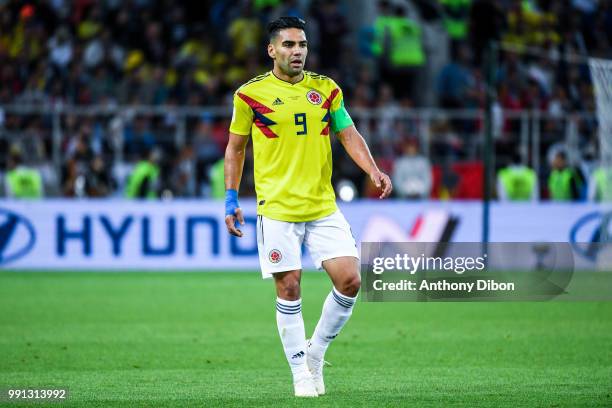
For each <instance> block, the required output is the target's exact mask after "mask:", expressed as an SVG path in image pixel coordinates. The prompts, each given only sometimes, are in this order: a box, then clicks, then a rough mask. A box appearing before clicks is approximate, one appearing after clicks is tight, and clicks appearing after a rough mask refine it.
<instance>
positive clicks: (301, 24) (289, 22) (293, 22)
mask: <svg viewBox="0 0 612 408" xmlns="http://www.w3.org/2000/svg"><path fill="white" fill-rule="evenodd" d="M286 28H298V29H300V30H304V29H305V28H306V22H305V21H304V20H302V19H301V18H299V17H279V18H277V19H276V20H274V21H270V22H269V23H268V38H269V39H270V41H272V38H274V37H276V35H277V34H278V32H279V31H280V30H284V29H286Z"/></svg>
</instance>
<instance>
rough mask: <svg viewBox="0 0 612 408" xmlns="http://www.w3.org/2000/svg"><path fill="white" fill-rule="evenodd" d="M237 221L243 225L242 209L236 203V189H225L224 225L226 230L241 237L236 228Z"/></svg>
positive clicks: (240, 232)
mask: <svg viewBox="0 0 612 408" xmlns="http://www.w3.org/2000/svg"><path fill="white" fill-rule="evenodd" d="M236 221H238V222H236ZM238 223H240V225H244V217H243V215H242V209H241V208H240V204H238V191H236V190H232V189H228V190H226V191H225V226H226V227H227V232H229V233H230V234H232V235H234V236H236V237H241V236H242V231H240V230H239V229H238Z"/></svg>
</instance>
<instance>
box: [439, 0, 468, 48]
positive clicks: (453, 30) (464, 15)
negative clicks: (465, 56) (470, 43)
mask: <svg viewBox="0 0 612 408" xmlns="http://www.w3.org/2000/svg"><path fill="white" fill-rule="evenodd" d="M439 2H440V4H441V5H442V10H443V12H444V26H445V28H446V32H447V33H448V36H449V37H450V38H451V39H452V40H453V41H460V40H464V39H465V38H466V36H467V32H468V18H469V14H470V6H471V5H472V0H439Z"/></svg>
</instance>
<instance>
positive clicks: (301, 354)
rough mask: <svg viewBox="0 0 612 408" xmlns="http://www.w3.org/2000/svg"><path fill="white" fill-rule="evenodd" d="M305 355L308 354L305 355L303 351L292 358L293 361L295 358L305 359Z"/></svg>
mask: <svg viewBox="0 0 612 408" xmlns="http://www.w3.org/2000/svg"><path fill="white" fill-rule="evenodd" d="M305 355H306V353H304V352H303V351H300V352H299V353H296V354H294V355H293V356H291V359H292V360H293V359H294V358H300V357H304V356H305Z"/></svg>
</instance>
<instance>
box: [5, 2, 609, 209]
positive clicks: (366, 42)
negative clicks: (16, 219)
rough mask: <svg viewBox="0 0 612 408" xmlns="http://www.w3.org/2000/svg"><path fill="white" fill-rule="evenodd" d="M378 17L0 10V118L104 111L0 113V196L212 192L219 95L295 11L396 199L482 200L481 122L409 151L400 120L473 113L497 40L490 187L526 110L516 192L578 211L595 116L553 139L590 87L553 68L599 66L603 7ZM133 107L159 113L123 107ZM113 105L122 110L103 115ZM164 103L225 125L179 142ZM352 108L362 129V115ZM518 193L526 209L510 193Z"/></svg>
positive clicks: (121, 6) (309, 10) (346, 11)
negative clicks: (534, 162)
mask: <svg viewBox="0 0 612 408" xmlns="http://www.w3.org/2000/svg"><path fill="white" fill-rule="evenodd" d="M377 6H378V7H377V9H376V17H375V18H374V19H373V20H371V21H364V22H363V23H361V24H355V18H354V13H355V10H352V9H351V4H350V2H348V1H340V0H321V1H319V0H312V1H308V0H302V1H298V0H285V1H281V0H250V1H249V0H243V1H239V2H236V1H228V0H216V1H185V2H173V1H170V0H159V1H153V0H134V1H118V0H106V1H95V0H73V1H69V0H39V1H27V0H25V1H24V0H8V1H1V0H0V107H1V106H2V105H28V106H32V105H35V106H47V107H65V106H71V105H79V106H98V107H100V106H101V107H106V108H109V109H110V110H109V112H114V113H113V114H107V115H105V114H100V115H81V114H76V113H70V111H68V113H66V114H62V115H61V119H60V121H59V123H55V122H54V121H53V118H52V115H50V114H36V113H29V114H28V113H19V114H17V113H15V112H13V111H10V110H8V109H4V110H3V109H1V108H0V135H1V137H0V151H4V152H7V153H8V154H6V155H2V157H1V158H0V161H2V162H0V168H1V169H4V171H5V176H6V177H4V180H5V181H4V184H5V186H4V187H5V188H4V190H5V191H6V192H7V193H8V194H9V195H15V190H16V188H15V187H14V186H13V185H12V184H11V183H14V180H17V179H18V177H15V174H16V171H17V170H16V169H19V168H26V167H28V168H29V169H32V168H36V169H38V173H39V174H38V176H36V175H34V176H30V179H32V177H33V178H34V179H36V178H37V177H40V178H41V179H42V181H41V182H40V183H36V182H33V184H32V183H30V185H34V186H36V185H40V188H39V190H45V192H44V194H45V195H52V196H53V195H55V196H69V197H70V196H74V197H86V196H92V197H104V196H109V195H123V194H125V195H127V196H130V197H158V196H160V195H161V196H186V197H193V196H212V197H217V196H219V195H222V191H223V187H222V178H223V172H222V167H220V165H219V161H220V160H221V159H222V156H223V151H224V147H225V140H226V137H227V128H228V117H227V116H228V115H229V113H230V112H231V109H230V108H229V106H231V100H232V93H233V91H234V90H235V89H236V88H237V87H238V86H239V85H240V84H242V83H243V82H245V81H246V80H248V79H249V78H251V77H253V76H255V75H257V74H259V73H261V72H264V71H266V70H268V69H269V67H270V64H269V59H268V56H267V54H266V53H265V47H264V46H262V44H264V41H265V23H266V21H269V20H270V19H273V18H275V17H278V16H281V15H293V16H299V17H303V18H305V19H306V20H307V22H308V38H309V57H308V62H307V67H308V69H309V70H312V71H316V72H320V73H323V74H327V75H329V76H331V77H332V78H334V79H335V80H336V81H337V82H339V84H340V85H341V86H342V88H343V90H344V93H345V98H346V100H347V107H348V109H349V111H354V112H355V113H356V114H355V116H354V117H355V119H356V122H357V124H358V127H359V128H360V129H361V130H362V132H363V133H365V134H366V135H368V136H369V137H368V138H369V142H370V145H371V148H372V150H373V154H374V155H375V156H376V158H377V160H378V161H379V162H380V163H381V166H382V167H383V168H385V170H387V171H389V172H391V173H393V174H394V179H395V180H396V181H397V182H398V185H397V186H396V187H397V188H396V190H397V195H398V196H400V197H409V198H410V197H412V198H423V197H434V198H478V197H481V195H482V182H481V179H482V163H481V161H480V160H479V159H478V152H479V151H480V149H481V145H482V138H481V131H482V126H483V124H482V119H481V117H480V116H479V117H478V118H476V119H471V118H468V119H466V118H462V117H451V116H448V115H441V116H436V117H435V119H431V120H429V121H428V122H427V124H426V126H427V127H428V132H429V133H430V134H431V138H430V143H431V144H430V145H428V146H424V145H423V140H424V139H423V138H422V130H423V126H422V123H421V121H422V119H421V118H419V117H418V116H410V115H408V116H405V115H404V116H402V113H403V112H406V109H410V108H415V107H416V108H423V107H426V108H429V107H439V108H443V109H474V108H483V107H484V104H485V98H486V92H487V86H486V80H485V78H486V76H487V74H488V73H487V72H486V70H485V69H484V68H483V67H485V65H484V64H483V63H484V61H485V60H486V59H487V44H489V42H490V41H491V40H493V41H496V42H497V44H501V47H500V48H499V49H498V53H497V54H496V55H497V58H496V59H495V63H494V65H493V81H494V84H495V88H496V89H495V90H496V100H495V105H494V112H496V113H497V116H495V117H496V118H497V120H496V121H495V123H494V128H495V129H494V134H495V140H496V143H495V148H496V153H497V155H496V156H497V158H498V160H497V166H498V168H499V170H500V172H499V174H498V175H499V180H498V196H499V197H500V198H502V199H503V198H505V199H513V197H512V192H510V194H509V193H508V191H505V192H504V191H502V190H504V186H506V185H510V184H512V183H510V184H508V183H509V182H508V180H509V177H508V176H506V177H505V180H506V182H504V181H501V179H502V178H503V177H502V170H503V169H507V168H510V169H512V168H515V167H517V166H518V165H519V164H521V163H517V159H516V158H517V155H519V153H521V152H520V149H519V134H520V131H521V129H519V128H520V126H521V123H520V122H519V121H518V120H513V119H511V117H510V116H505V112H521V111H524V110H531V111H533V110H536V111H539V112H541V114H542V115H541V119H538V121H539V128H540V132H541V147H540V151H541V156H542V160H541V162H542V165H541V167H540V168H538V169H530V170H531V171H534V170H535V176H529V177H528V178H530V179H531V178H533V177H535V181H537V182H532V183H530V184H529V183H528V185H530V186H531V189H532V190H534V194H529V197H530V198H534V197H536V198H540V197H550V198H552V199H584V198H586V196H587V193H586V191H587V190H588V188H587V185H588V184H589V182H590V178H591V176H590V173H591V172H592V171H591V170H592V167H593V165H594V163H595V159H596V152H597V149H598V147H597V134H596V121H595V120H594V118H593V116H589V115H586V116H576V119H575V124H576V129H575V132H576V134H577V138H576V139H577V140H576V146H575V149H574V150H569V151H568V150H567V149H564V148H563V147H562V146H560V142H561V141H564V140H565V138H566V129H567V126H569V124H568V123H566V121H565V120H564V119H565V118H567V117H568V115H569V114H570V113H572V112H582V111H587V112H592V111H594V99H593V87H592V85H591V82H590V77H589V70H588V66H587V65H586V64H585V61H584V60H581V59H579V58H577V59H575V60H572V58H567V57H566V56H567V55H570V56H571V55H591V56H597V57H602V58H610V57H612V52H611V50H612V4H610V2H608V1H601V0H600V1H598V0H539V1H535V0H531V1H530V0H438V1H434V2H429V1H423V0H412V1H409V0H405V1H401V0H395V1H392V0H382V1H379V2H378V5H377ZM139 105H146V106H163V107H165V109H164V111H163V112H162V113H160V112H156V113H154V114H153V113H151V114H147V113H142V112H140V111H138V110H134V112H140V113H133V112H132V111H130V109H129V107H137V106H139ZM117 106H120V107H122V108H124V109H122V110H121V111H119V112H117V111H113V110H112V109H113V108H115V107H117ZM177 106H181V107H183V106H187V107H203V108H206V107H211V106H223V107H228V109H227V114H226V115H220V116H216V115H213V114H211V113H210V112H207V111H206V109H203V110H202V114H199V115H191V116H189V117H188V118H187V119H186V120H185V123H184V129H183V133H184V135H185V137H184V140H177V138H176V137H175V135H176V134H177V129H179V128H180V127H181V126H183V125H181V124H180V120H179V118H178V117H177V115H176V114H175V113H173V111H172V107H177ZM367 109H373V112H375V114H374V115H373V116H374V117H373V118H371V117H365V116H364V117H362V116H360V115H359V112H360V111H363V110H367ZM131 112H132V113H131ZM502 112H503V113H502ZM54 126H58V127H59V129H60V132H59V133H60V136H61V137H60V139H59V140H54V138H53V133H54ZM338 146H339V145H338V144H336V147H338ZM336 150H338V152H337V153H338V154H337V155H336V156H335V157H336V159H335V167H336V168H335V172H334V177H335V179H336V181H339V180H348V181H350V182H351V183H353V184H354V185H355V186H356V189H357V191H358V194H359V195H360V196H371V195H372V194H373V191H372V186H371V185H368V183H367V181H366V180H365V179H364V177H363V175H362V174H361V173H360V172H359V171H358V169H357V168H356V167H355V166H353V165H352V164H351V163H350V160H349V159H348V158H347V156H346V155H345V154H343V152H342V149H341V148H337V149H336ZM424 151H427V154H423V152H424ZM530 154H531V153H529V154H523V157H525V156H529V155H530ZM559 155H560V156H563V157H562V158H564V159H565V162H566V163H565V164H563V165H562V166H561V165H560V164H558V162H560V161H562V160H561V158H560V159H559V160H556V158H557V156H559ZM54 157H59V158H60V160H59V162H55V163H53V162H52V160H53V158H54ZM549 158H550V159H549ZM518 161H520V160H518ZM524 161H525V160H523V163H522V164H523V165H524V164H525V163H524ZM555 162H557V164H555ZM248 165H249V164H248V163H247V166H248ZM559 166H561V167H560V168H562V169H565V168H567V169H569V170H567V171H569V172H570V173H571V175H570V176H568V177H569V178H570V179H571V180H573V181H572V182H571V183H569V184H568V183H567V182H566V181H563V182H559V183H557V184H559V185H561V184H562V185H563V186H562V187H559V188H561V189H565V190H568V189H570V188H571V191H572V193H571V194H569V193H568V192H567V191H563V192H560V193H559V192H555V191H554V190H555V188H557V187H555V186H556V184H555V182H556V180H558V179H559V177H557V178H555V176H554V174H555V171H556V170H558V169H557V167H559ZM57 169H61V171H59V172H58V171H57ZM564 171H565V170H564ZM566 173H567V172H566ZM28 174H30V175H31V174H32V173H28ZM507 174H508V173H506V175H507ZM521 174H525V173H521ZM11 175H12V176H13V178H12V179H11V177H10V176H11ZM563 177H565V178H563V180H566V179H567V177H566V176H563ZM551 179H553V180H551ZM11 180H13V181H11ZM219 184H221V185H219ZM576 186H578V187H576ZM17 189H18V187H17ZM34 190H36V189H34ZM243 190H244V191H241V195H248V194H253V183H252V179H248V178H247V180H244V183H243ZM535 190H537V191H535ZM32 194H34V195H36V194H37V193H32ZM41 194H42V193H41ZM568 194H569V195H568ZM519 196H520V197H519ZM515 198H516V199H525V192H522V193H521V194H518V196H517V197H515Z"/></svg>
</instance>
